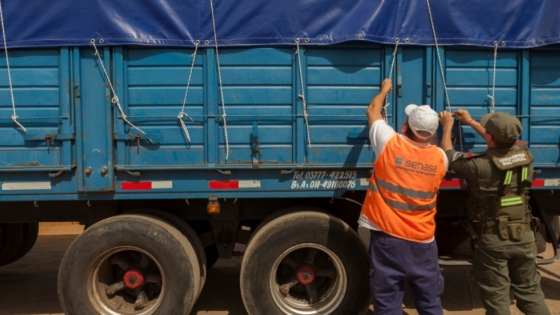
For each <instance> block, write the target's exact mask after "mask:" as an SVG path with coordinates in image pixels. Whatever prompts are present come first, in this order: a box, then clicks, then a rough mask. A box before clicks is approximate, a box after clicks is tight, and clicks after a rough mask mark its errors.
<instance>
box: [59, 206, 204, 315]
mask: <svg viewBox="0 0 560 315" xmlns="http://www.w3.org/2000/svg"><path fill="white" fill-rule="evenodd" d="M138 274H140V275H141V276H142V278H143V279H144V281H140V283H142V286H140V287H139V288H130V287H131V286H130V284H140V283H138V282H136V281H138V279H142V278H140V277H138V276H137V275H138ZM131 275H132V276H131ZM199 275H200V270H199V266H198V261H197V257H196V253H195V251H194V249H193V247H192V245H191V244H190V243H189V242H188V240H187V239H186V237H185V236H184V235H182V234H181V232H179V231H178V230H177V229H176V228H174V227H173V226H171V225H170V224H168V223H166V222H164V221H163V220H161V219H158V218H155V217H151V216H148V215H132V214H131V215H121V216H115V217H112V218H108V219H105V220H103V221H100V222H98V223H96V224H94V225H92V226H91V227H90V228H88V229H87V230H86V231H84V232H83V233H82V234H80V235H79V236H78V237H77V238H76V240H74V242H73V243H72V245H70V247H69V248H68V250H67V251H66V254H65V255H64V257H63V259H62V262H61V264H60V269H59V274H58V295H59V299H60V304H61V306H62V309H63V311H64V313H65V314H68V315H97V314H127V315H128V314H131V315H132V314H134V315H148V314H157V315H160V314H161V315H174V314H177V315H184V314H189V313H190V311H191V309H192V307H193V305H194V303H195V302H196V298H197V296H198V292H199V289H200V276H199ZM123 280H128V281H123ZM125 282H128V284H129V285H128V287H126V288H122V285H123V283H125ZM119 284H120V286H119ZM111 290H112V291H113V292H107V291H111ZM142 298H144V301H145V302H144V303H140V304H142V306H141V307H139V308H138V307H135V303H138V301H141V300H142Z"/></svg>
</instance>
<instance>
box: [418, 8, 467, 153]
mask: <svg viewBox="0 0 560 315" xmlns="http://www.w3.org/2000/svg"><path fill="white" fill-rule="evenodd" d="M426 5H427V6H428V14H429V16H430V24H431V25H432V33H433V34H434V44H435V46H436V53H437V58H438V63H439V70H440V72H441V81H442V82H443V90H444V91H445V99H446V101H447V110H448V111H449V112H452V110H451V102H450V101H449V93H448V92H447V83H446V80H445V73H444V71H443V63H442V62H441V56H440V53H439V45H438V41H437V35H436V27H435V26H434V19H433V17H432V9H431V8H430V0H426ZM462 133H463V131H462V130H461V122H460V121H459V142H460V144H461V152H463V134H462Z"/></svg>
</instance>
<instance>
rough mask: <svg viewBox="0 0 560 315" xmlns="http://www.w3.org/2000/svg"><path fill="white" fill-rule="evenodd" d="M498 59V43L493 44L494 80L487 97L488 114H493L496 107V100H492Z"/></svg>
mask: <svg viewBox="0 0 560 315" xmlns="http://www.w3.org/2000/svg"><path fill="white" fill-rule="evenodd" d="M497 59H498V41H495V42H494V79H493V80H492V95H487V96H488V98H489V99H490V112H491V113H493V112H494V108H495V106H496V99H495V98H494V93H495V91H496V61H497Z"/></svg>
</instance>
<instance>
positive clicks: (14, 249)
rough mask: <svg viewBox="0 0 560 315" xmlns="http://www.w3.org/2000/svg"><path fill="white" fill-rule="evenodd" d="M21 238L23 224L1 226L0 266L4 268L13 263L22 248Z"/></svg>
mask: <svg viewBox="0 0 560 315" xmlns="http://www.w3.org/2000/svg"><path fill="white" fill-rule="evenodd" d="M23 237H24V233H23V224H21V223H4V224H3V226H2V243H1V244H0V266H5V265H7V264H9V263H11V262H12V261H13V259H14V257H16V255H17V254H18V252H19V249H20V247H21V246H22V242H23Z"/></svg>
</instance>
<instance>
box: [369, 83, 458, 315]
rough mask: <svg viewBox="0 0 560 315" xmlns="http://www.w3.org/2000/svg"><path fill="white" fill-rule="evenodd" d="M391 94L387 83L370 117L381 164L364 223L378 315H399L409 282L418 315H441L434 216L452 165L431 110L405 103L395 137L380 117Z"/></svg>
mask: <svg viewBox="0 0 560 315" xmlns="http://www.w3.org/2000/svg"><path fill="white" fill-rule="evenodd" d="M391 90H392V83H391V80H389V79H385V80H384V81H383V82H382V83H381V90H380V92H379V94H377V96H375V97H374V98H373V100H372V101H371V103H370V104H369V107H368V109H367V112H366V114H367V118H368V123H369V127H370V131H369V139H370V141H371V145H372V148H373V151H374V153H375V157H376V160H375V162H374V167H373V174H372V176H371V179H370V182H369V187H368V190H367V194H366V198H365V201H364V205H363V207H362V212H361V215H360V219H359V223H360V225H362V226H364V227H366V228H368V229H370V230H371V242H370V248H369V253H370V257H371V261H372V266H371V270H370V287H371V292H372V294H373V298H374V302H373V305H374V314H401V313H402V299H403V292H404V290H403V285H404V280H405V279H406V280H408V282H409V284H410V287H411V290H412V294H413V297H414V302H415V305H416V308H417V310H418V312H419V313H420V314H443V309H442V307H441V300H440V295H441V293H442V291H443V277H442V275H441V272H440V268H439V264H438V249H437V245H436V242H435V239H434V233H435V221H434V215H435V213H436V196H437V191H438V189H439V186H440V184H441V181H442V180H443V177H444V176H445V173H446V170H447V165H448V160H447V157H446V155H445V153H444V152H443V150H442V149H441V148H438V147H437V146H435V145H434V144H432V141H433V138H434V135H435V133H436V130H437V128H438V125H439V122H438V114H437V113H436V112H435V111H434V110H432V109H431V108H430V107H429V106H428V105H422V106H418V105H414V104H411V105H408V106H407V107H406V109H405V112H406V114H407V115H408V116H407V118H406V119H405V121H404V123H403V125H402V129H401V134H398V133H396V132H395V130H394V129H393V128H392V127H391V126H389V125H388V124H387V123H386V122H385V120H383V117H382V115H381V109H382V107H383V103H384V100H385V98H386V96H387V94H388V93H389V92H391Z"/></svg>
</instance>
